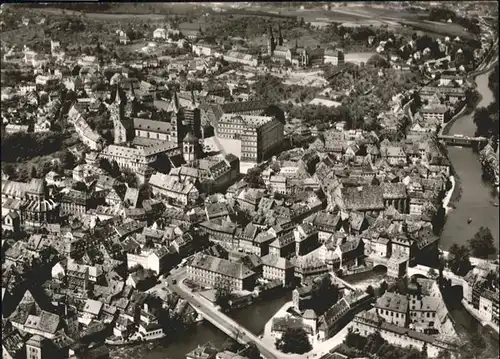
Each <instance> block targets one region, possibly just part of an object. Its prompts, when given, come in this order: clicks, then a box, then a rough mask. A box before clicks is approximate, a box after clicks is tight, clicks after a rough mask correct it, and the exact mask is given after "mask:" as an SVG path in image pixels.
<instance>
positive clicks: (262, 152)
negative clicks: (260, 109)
mask: <svg viewBox="0 0 500 359" xmlns="http://www.w3.org/2000/svg"><path fill="white" fill-rule="evenodd" d="M283 130H284V125H283V123H281V122H280V121H279V120H278V119H276V118H274V117H271V116H255V115H237V116H235V115H230V114H224V115H222V117H221V118H220V120H219V121H218V122H217V125H216V129H215V135H216V137H217V138H218V140H219V142H220V143H221V146H222V147H224V151H225V152H227V153H233V154H234V152H233V151H231V145H232V146H234V145H236V146H237V147H239V152H240V160H241V161H244V162H255V163H259V162H261V161H264V160H266V159H268V158H269V157H270V156H272V155H273V154H274V153H276V151H278V150H279V149H280V148H281V146H282V143H283V138H284V137H283ZM232 142H234V144H233V143H232Z"/></svg>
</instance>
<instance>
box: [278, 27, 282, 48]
mask: <svg viewBox="0 0 500 359" xmlns="http://www.w3.org/2000/svg"><path fill="white" fill-rule="evenodd" d="M278 46H283V36H282V35H281V25H280V24H278Z"/></svg>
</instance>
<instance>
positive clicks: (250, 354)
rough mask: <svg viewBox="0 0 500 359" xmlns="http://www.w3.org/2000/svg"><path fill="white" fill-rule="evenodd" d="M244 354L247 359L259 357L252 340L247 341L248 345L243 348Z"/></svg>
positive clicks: (258, 358)
mask: <svg viewBox="0 0 500 359" xmlns="http://www.w3.org/2000/svg"><path fill="white" fill-rule="evenodd" d="M245 356H246V357H247V358H248V359H260V351H259V349H258V348H257V345H256V344H255V343H254V342H250V343H248V347H247V348H246V350H245Z"/></svg>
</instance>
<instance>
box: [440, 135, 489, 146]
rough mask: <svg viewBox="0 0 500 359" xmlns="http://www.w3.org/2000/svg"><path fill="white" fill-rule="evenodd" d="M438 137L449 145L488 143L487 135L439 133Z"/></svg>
mask: <svg viewBox="0 0 500 359" xmlns="http://www.w3.org/2000/svg"><path fill="white" fill-rule="evenodd" d="M438 138H439V140H440V141H443V142H444V143H445V144H446V145H448V146H463V147H476V146H480V145H486V144H487V143H488V139H487V138H486V137H470V136H462V135H439V137H438Z"/></svg>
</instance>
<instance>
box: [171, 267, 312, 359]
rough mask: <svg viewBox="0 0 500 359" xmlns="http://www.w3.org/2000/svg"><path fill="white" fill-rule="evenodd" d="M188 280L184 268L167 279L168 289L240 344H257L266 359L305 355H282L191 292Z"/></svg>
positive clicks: (286, 358)
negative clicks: (186, 282)
mask: <svg viewBox="0 0 500 359" xmlns="http://www.w3.org/2000/svg"><path fill="white" fill-rule="evenodd" d="M185 278H186V270H185V269H184V268H183V269H181V270H179V271H177V272H175V273H172V274H171V275H170V276H169V278H168V279H167V283H168V287H169V288H170V289H171V290H173V291H174V292H175V293H177V294H178V295H179V296H180V297H181V298H183V299H185V300H187V301H188V302H189V303H190V304H191V305H192V306H193V308H195V310H196V311H197V312H198V313H199V314H201V315H202V316H203V318H204V319H205V320H207V321H209V322H210V323H212V324H213V325H214V326H215V327H217V328H218V329H220V330H221V331H222V332H224V333H225V334H227V335H228V336H230V337H231V338H232V339H234V340H236V341H237V342H239V343H240V344H247V343H250V342H253V343H255V345H256V346H257V348H258V349H259V351H260V353H261V355H262V356H263V357H264V358H266V359H300V358H303V355H300V354H286V353H282V352H280V351H279V350H277V349H275V348H274V347H269V345H266V344H265V343H264V342H263V341H262V339H261V338H259V337H257V336H256V335H255V334H253V333H251V332H250V331H249V330H248V329H246V328H244V327H243V326H241V325H240V324H238V323H236V322H235V321H234V320H233V319H231V318H229V317H228V316H227V315H225V314H224V313H222V312H220V311H219V310H217V309H216V308H215V307H214V306H213V304H212V303H210V302H209V301H208V300H207V299H205V298H203V297H201V296H200V295H198V294H197V293H193V292H191V291H190V290H189V289H188V288H187V287H186V286H185V285H184V284H183V283H182V281H183V280H184V279H185Z"/></svg>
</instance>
